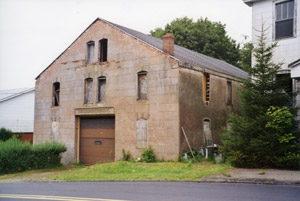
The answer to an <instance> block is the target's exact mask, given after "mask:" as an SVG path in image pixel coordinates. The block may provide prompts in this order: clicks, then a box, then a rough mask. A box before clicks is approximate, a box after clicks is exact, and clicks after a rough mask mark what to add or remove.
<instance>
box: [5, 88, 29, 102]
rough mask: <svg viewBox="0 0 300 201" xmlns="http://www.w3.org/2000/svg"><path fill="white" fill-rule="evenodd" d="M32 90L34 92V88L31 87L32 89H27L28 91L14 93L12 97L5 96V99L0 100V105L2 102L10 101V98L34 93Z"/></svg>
mask: <svg viewBox="0 0 300 201" xmlns="http://www.w3.org/2000/svg"><path fill="white" fill-rule="evenodd" d="M34 90H35V87H32V88H28V89H25V90H23V91H20V92H18V93H15V94H13V95H10V96H6V97H4V98H2V99H0V103H1V102H4V101H7V100H9V99H12V98H15V97H18V96H21V95H23V94H26V93H28V92H31V91H34Z"/></svg>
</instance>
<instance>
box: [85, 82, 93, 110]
mask: <svg viewBox="0 0 300 201" xmlns="http://www.w3.org/2000/svg"><path fill="white" fill-rule="evenodd" d="M84 93H85V94H84V103H85V104H90V103H93V79H92V78H86V79H85V90H84Z"/></svg>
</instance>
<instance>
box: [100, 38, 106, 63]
mask: <svg viewBox="0 0 300 201" xmlns="http://www.w3.org/2000/svg"><path fill="white" fill-rule="evenodd" d="M99 47H100V51H99V52H100V62H105V61H107V39H106V38H103V39H101V40H100V41H99Z"/></svg>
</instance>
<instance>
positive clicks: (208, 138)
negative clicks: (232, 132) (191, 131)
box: [203, 119, 213, 145]
mask: <svg viewBox="0 0 300 201" xmlns="http://www.w3.org/2000/svg"><path fill="white" fill-rule="evenodd" d="M203 141H204V144H206V145H212V144H213V139H212V133H211V128H210V120H209V119H204V120H203Z"/></svg>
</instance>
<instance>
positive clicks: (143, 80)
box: [138, 71, 148, 100]
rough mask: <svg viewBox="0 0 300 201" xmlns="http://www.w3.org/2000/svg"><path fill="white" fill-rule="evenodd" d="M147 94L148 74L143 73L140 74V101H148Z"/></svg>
mask: <svg viewBox="0 0 300 201" xmlns="http://www.w3.org/2000/svg"><path fill="white" fill-rule="evenodd" d="M147 93H148V86H147V72H146V71H141V72H139V73H138V100H146V99H147Z"/></svg>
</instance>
